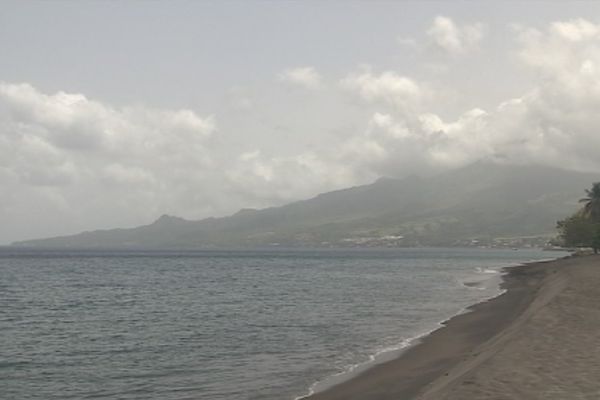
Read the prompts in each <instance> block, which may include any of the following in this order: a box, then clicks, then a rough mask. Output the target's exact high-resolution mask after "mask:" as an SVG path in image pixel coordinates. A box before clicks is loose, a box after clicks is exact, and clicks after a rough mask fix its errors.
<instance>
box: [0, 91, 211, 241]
mask: <svg viewBox="0 0 600 400" xmlns="http://www.w3.org/2000/svg"><path fill="white" fill-rule="evenodd" d="M215 131H216V125H215V121H214V118H212V117H210V116H208V117H200V116H198V115H197V114H196V113H195V112H193V111H191V110H160V109H159V110H157V109H148V108H143V107H125V108H115V107H111V106H109V105H106V104H103V103H100V102H98V101H94V100H89V99H87V98H86V97H85V96H83V95H81V94H69V93H63V92H59V93H56V94H51V95H49V94H44V93H42V92H40V91H39V90H37V89H35V88H34V87H32V86H31V85H28V84H9V83H0V144H1V146H0V160H1V161H0V185H2V187H3V190H8V191H10V192H11V196H10V198H4V199H3V202H2V204H1V207H2V208H0V215H1V216H2V217H1V218H2V219H3V220H5V221H10V220H12V219H13V218H17V217H18V216H21V215H24V214H26V213H27V212H31V213H32V214H35V213H36V211H34V210H35V209H36V208H37V209H39V210H45V212H44V213H42V212H41V211H40V216H39V217H38V218H37V220H36V222H38V223H40V224H46V225H50V224H54V229H55V231H54V232H53V233H64V232H68V231H72V230H77V229H84V228H91V227H94V226H106V225H107V224H111V225H112V226H121V225H129V224H136V223H140V222H146V221H149V220H151V219H152V218H154V217H155V216H156V215H157V214H159V213H160V212H164V211H169V210H180V211H183V212H185V213H188V214H189V215H194V214H196V215H199V214H202V213H203V212H205V211H206V207H209V208H210V203H211V201H210V200H209V201H206V200H205V201H203V202H198V204H197V205H194V204H191V203H190V202H188V201H187V200H186V198H193V197H196V198H197V195H195V193H196V191H198V190H200V188H202V187H203V185H204V184H206V183H207V182H208V181H210V180H211V179H213V178H212V177H211V175H212V174H213V173H212V172H211V169H212V168H213V167H214V164H213V163H214V160H213V159H212V157H211V154H210V151H209V148H208V146H209V145H210V140H211V136H212V135H213V134H214V132H215ZM194 195H195V196H194ZM213 202H216V200H213ZM31 203H33V204H36V206H34V207H33V208H32V204H31ZM207 204H208V206H207ZM59 221H67V222H59ZM21 225H22V224H17V223H15V224H14V226H15V227H17V228H15V229H25V228H23V227H20V226H21ZM109 226H110V225H109ZM63 229H64V231H63Z"/></svg>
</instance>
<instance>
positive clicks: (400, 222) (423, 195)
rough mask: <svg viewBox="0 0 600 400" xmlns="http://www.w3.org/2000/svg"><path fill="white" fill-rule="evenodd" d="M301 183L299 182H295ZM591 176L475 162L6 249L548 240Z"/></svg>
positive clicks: (460, 242) (576, 200) (193, 247)
mask: <svg viewBox="0 0 600 400" xmlns="http://www.w3.org/2000/svg"><path fill="white" fill-rule="evenodd" d="M298 179H301V177H298ZM598 180H600V179H599V177H598V175H597V174H591V173H582V172H576V171H568V170H562V169H558V168H550V167H543V166H515V165H502V164H495V163H490V162H478V163H475V164H472V165H469V166H467V167H464V168H460V169H456V170H452V171H448V172H445V173H441V174H438V175H434V176H429V177H418V176H410V177H407V178H403V179H393V178H381V179H379V180H377V181H376V182H374V183H371V184H368V185H362V186H356V187H352V188H348V189H343V190H337V191H333V192H328V193H323V194H320V195H318V196H316V197H314V198H311V199H308V200H302V201H297V202H294V203H290V204H287V205H284V206H280V207H271V208H266V209H261V210H254V209H244V210H241V211H239V212H238V213H236V214H234V215H231V216H228V217H222V218H207V219H203V220H198V221H190V220H185V219H182V218H178V217H174V216H168V215H163V216H161V217H160V218H158V219H157V220H156V221H154V222H153V223H151V224H149V225H145V226H140V227H137V228H131V229H111V230H99V231H92V232H83V233H80V234H76V235H71V236H63V237H55V238H47V239H36V240H29V241H22V242H16V243H14V244H13V245H18V246H35V247H69V248H74V247H77V248H161V249H163V248H164V249H198V248H219V247H263V246H382V245H383V246H418V245H426V246H452V245H465V244H491V243H501V242H502V241H503V240H504V241H507V240H508V241H509V242H510V240H513V241H514V239H515V238H525V237H536V238H549V237H551V236H553V235H555V225H556V221H557V220H558V219H561V218H564V217H565V216H567V215H569V214H571V213H573V212H574V211H575V210H576V209H577V208H578V199H579V198H580V197H582V196H583V195H584V190H585V189H586V188H588V187H590V186H591V184H592V182H595V181H598Z"/></svg>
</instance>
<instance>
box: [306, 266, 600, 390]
mask: <svg viewBox="0 0 600 400" xmlns="http://www.w3.org/2000/svg"><path fill="white" fill-rule="evenodd" d="M508 271H509V272H508V274H506V275H505V277H504V283H503V288H504V289H506V292H505V293H504V294H502V295H500V296H498V297H496V298H494V299H492V300H489V301H486V302H483V303H479V304H477V305H475V306H473V307H471V309H470V312H468V313H465V314H461V315H459V316H456V317H454V318H452V319H450V320H449V321H448V322H447V323H446V324H445V326H444V327H442V328H440V329H438V330H437V331H435V332H433V333H432V334H431V335H429V336H427V337H425V338H424V339H423V340H422V341H421V342H420V343H419V344H417V345H415V346H413V347H411V348H410V349H408V350H407V351H406V352H404V353H403V354H402V355H401V356H400V357H399V358H397V359H395V360H392V361H389V362H386V363H383V364H379V365H376V366H375V367H373V368H371V369H369V370H367V371H365V372H364V373H362V374H360V375H358V376H357V377H354V378H352V379H350V380H348V381H346V382H343V383H341V384H339V385H337V386H334V387H332V388H330V389H328V390H326V391H323V392H320V393H316V394H314V395H312V396H309V397H307V399H309V400H334V399H335V400H342V399H344V400H359V399H360V400H392V399H393V400H410V399H418V400H438V399H443V400H465V399H469V400H475V399H485V400H488V399H489V400H492V399H493V400H504V399H506V400H508V399H544V400H553V399H557V400H558V399H561V400H563V399H595V400H596V399H600V256H587V257H569V258H565V259H560V260H556V261H550V262H541V263H532V264H528V265H524V266H519V267H513V268H510V269H508Z"/></svg>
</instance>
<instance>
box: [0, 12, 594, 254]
mask: <svg viewBox="0 0 600 400" xmlns="http://www.w3.org/2000/svg"><path fill="white" fill-rule="evenodd" d="M599 110H600V2H578V1H546V2H542V1H535V2H534V1H530V2H525V1H478V2H475V1H443V2H436V1H419V2H411V1H389V2H387V1H326V2H321V1H309V0H306V1H233V0H228V1H149V2H148V1H146V2H142V1H133V0H132V1H122V2H114V1H27V2H23V1H6V0H0V244H7V243H10V242H12V241H17V240H24V239H30V238H38V237H48V236H57V235H65V234H73V233H78V232H81V231H86V230H95V229H107V228H116V227H133V226H138V225H143V224H148V223H151V222H152V221H154V220H155V219H156V218H158V217H159V216H160V215H162V214H169V215H176V216H180V217H183V218H186V219H201V218H206V217H210V216H224V215H228V214H232V213H234V212H236V211H237V210H239V209H241V208H263V207H269V206H277V205H281V204H285V203H288V202H291V201H295V200H299V199H305V198H310V197H312V196H314V195H316V194H318V193H322V192H326V191H330V190H335V189H340V188H345V187H350V186H355V185H360V184H365V183H369V182H372V181H374V180H376V179H377V178H379V177H382V176H388V177H397V178H401V177H403V176H407V175H411V174H432V173H438V172H440V171H444V170H448V169H452V168H460V167H462V166H465V165H468V164H470V163H473V162H475V161H478V160H482V159H484V160H495V161H497V162H503V163H518V164H542V165H551V166H559V167H563V168H569V169H576V170H582V171H596V172H600V151H598V149H599V148H600V133H599V130H600V112H599Z"/></svg>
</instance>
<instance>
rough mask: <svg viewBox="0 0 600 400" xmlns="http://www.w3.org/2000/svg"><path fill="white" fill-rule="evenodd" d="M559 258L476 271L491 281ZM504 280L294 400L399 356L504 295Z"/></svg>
mask: <svg viewBox="0 0 600 400" xmlns="http://www.w3.org/2000/svg"><path fill="white" fill-rule="evenodd" d="M558 258H559V257H554V258H552V257H550V258H547V259H542V260H531V261H525V262H521V263H518V264H507V265H501V266H498V267H495V268H494V269H492V268H476V269H475V271H476V273H478V274H486V275H490V277H489V278H486V279H482V280H481V282H484V281H491V280H494V278H495V277H503V276H504V275H506V274H508V271H507V269H508V268H514V267H519V266H523V265H526V264H529V263H540V262H548V261H553V260H557V259H558ZM503 281H504V280H503V279H498V283H497V286H496V287H497V292H496V293H495V294H493V295H491V296H487V297H483V298H481V299H480V300H478V301H477V302H476V303H473V304H471V305H469V306H466V307H464V308H462V309H460V310H459V311H458V312H456V313H455V314H453V315H451V316H450V317H448V318H446V319H444V320H442V321H440V322H438V323H437V324H436V326H435V327H433V328H432V329H429V330H426V331H425V332H422V333H420V334H418V335H416V336H414V337H410V338H408V339H404V340H402V341H401V342H400V343H399V344H397V345H393V346H387V347H384V348H382V349H380V350H378V351H376V352H375V353H374V354H371V355H369V359H368V360H366V361H363V362H360V363H357V364H352V365H349V366H348V367H346V368H344V370H343V371H341V372H338V373H335V374H333V375H330V376H328V377H325V378H324V379H321V380H317V381H316V382H315V383H313V384H312V385H310V387H309V388H308V393H307V394H303V395H301V396H297V397H295V398H294V400H302V399H305V398H307V397H309V396H312V395H313V394H315V393H319V392H323V391H325V390H327V389H329V388H332V387H334V386H336V385H338V384H340V383H342V382H345V381H348V380H350V379H352V378H354V377H356V376H358V375H359V374H360V373H362V372H364V371H366V370H367V369H370V368H372V367H374V366H375V365H377V364H382V363H384V362H387V361H391V360H393V359H396V358H398V357H399V356H400V355H401V354H402V353H403V352H404V351H406V350H407V349H408V348H409V347H412V346H414V345H417V344H418V343H420V342H421V341H422V340H423V339H424V338H425V337H427V336H429V335H430V334H432V333H433V332H435V331H437V330H438V329H441V328H443V327H444V326H445V325H446V324H447V323H448V321H450V320H451V319H452V318H454V317H457V316H459V315H462V314H465V313H468V312H471V311H472V308H473V306H475V305H477V304H480V303H485V302H487V301H490V300H492V299H494V298H496V297H499V296H502V295H503V294H504V293H506V292H507V290H506V289H502V288H501V287H500V285H501V284H502V282H503ZM463 286H465V287H468V288H470V289H472V287H469V286H468V285H465V284H464V283H463ZM484 289H489V288H487V287H483V288H482V289H481V290H484Z"/></svg>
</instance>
